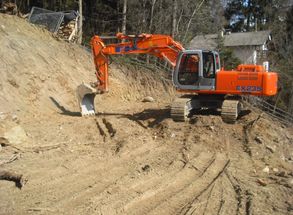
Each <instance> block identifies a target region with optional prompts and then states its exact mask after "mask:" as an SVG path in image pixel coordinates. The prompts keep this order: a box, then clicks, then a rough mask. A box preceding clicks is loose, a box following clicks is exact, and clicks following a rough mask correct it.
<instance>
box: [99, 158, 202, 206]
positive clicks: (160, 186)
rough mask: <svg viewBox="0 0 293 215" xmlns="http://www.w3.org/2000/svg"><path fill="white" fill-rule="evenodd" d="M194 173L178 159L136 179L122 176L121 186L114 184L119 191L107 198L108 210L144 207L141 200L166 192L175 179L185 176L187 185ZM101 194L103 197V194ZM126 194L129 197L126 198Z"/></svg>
mask: <svg viewBox="0 0 293 215" xmlns="http://www.w3.org/2000/svg"><path fill="white" fill-rule="evenodd" d="M196 159H197V160H203V159H204V156H202V157H201V158H198V157H197V158H196ZM205 159H207V158H205ZM158 173H159V174H158ZM194 175H195V170H194V169H192V168H183V167H182V163H181V161H179V160H177V162H173V164H172V165H170V166H169V167H168V168H166V169H159V170H156V172H155V171H153V172H150V173H149V174H147V175H143V176H142V177H140V178H136V179H135V180H131V179H129V178H122V179H121V181H120V182H121V183H120V185H119V186H116V185H114V186H116V188H117V189H116V192H117V193H115V194H114V195H111V196H110V197H109V198H108V199H107V200H106V201H107V203H108V204H107V205H108V208H107V210H109V209H110V208H117V210H118V211H120V212H122V211H123V212H126V211H127V210H128V209H129V210H132V209H131V208H132V207H136V206H138V207H142V203H141V202H143V201H144V200H145V199H147V198H150V197H151V196H155V195H157V194H158V193H161V192H165V190H166V189H167V188H168V186H169V184H172V183H174V181H179V180H181V179H182V178H183V177H184V179H185V180H184V183H185V185H186V184H188V183H190V181H192V180H193V178H194ZM128 185H131V186H128ZM121 188H123V189H121ZM168 192H174V190H172V189H169V190H168ZM169 195H172V194H169ZM101 196H102V197H103V195H101ZM126 196H127V197H128V198H126ZM121 199H123V201H121ZM158 200H159V199H156V201H158ZM99 201H101V199H96V200H95V202H99ZM121 202H123V204H121ZM95 207H100V205H96V206H95ZM107 210H106V211H107Z"/></svg>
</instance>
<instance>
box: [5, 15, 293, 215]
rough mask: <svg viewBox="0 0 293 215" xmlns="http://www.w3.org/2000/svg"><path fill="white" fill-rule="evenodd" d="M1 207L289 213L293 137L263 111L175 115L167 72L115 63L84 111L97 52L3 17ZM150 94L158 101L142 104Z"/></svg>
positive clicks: (12, 210)
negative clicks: (6, 176) (81, 89)
mask: <svg viewBox="0 0 293 215" xmlns="http://www.w3.org/2000/svg"><path fill="white" fill-rule="evenodd" d="M0 41H1V44H2V47H1V50H0V63H1V65H2V68H1V70H0V89H1V90H0V102H1V106H0V112H1V114H0V144H1V148H0V170H2V169H3V170H7V171H13V172H16V173H18V174H23V177H24V178H25V179H26V180H27V183H26V184H25V185H24V186H23V187H22V189H21V190H18V188H16V187H15V185H14V184H13V183H12V182H9V181H3V180H0V193H1V195H0V213H1V214H27V213H33V212H39V213H41V214H227V215H230V214H231V215H232V214H245V215H249V214H291V213H292V212H293V200H292V194H293V192H292V186H293V181H292V179H293V168H292V159H293V154H292V153H293V147H292V143H293V133H292V130H290V128H287V127H286V126H284V125H281V124H280V123H278V122H276V121H274V120H272V119H271V118H269V117H268V116H266V115H265V114H262V113H261V112H260V111H259V110H253V111H252V112H251V113H249V114H246V115H243V116H242V117H241V118H240V119H239V121H238V122H237V123H236V124H235V125H228V124H225V123H223V122H222V120H221V117H220V116H219V114H218V113H216V112H213V113H206V112H203V113H200V114H199V115H197V116H193V117H192V119H191V121H190V122H189V123H174V122H173V121H172V120H171V119H170V118H169V107H168V105H169V104H170V100H171V99H172V97H173V94H174V93H173V89H172V88H170V82H169V81H168V80H165V79H164V76H163V74H161V73H158V72H151V71H145V70H142V69H141V70H140V69H137V68H135V67H129V68H126V67H124V66H122V65H120V64H113V65H111V83H110V89H111V91H110V93H109V94H105V95H103V96H98V97H97V99H96V107H97V109H98V112H99V114H98V115H97V116H96V117H91V118H82V117H80V115H79V110H78V107H77V105H76V100H75V93H74V90H75V88H76V86H77V85H78V84H79V83H81V81H85V82H88V81H93V80H95V76H94V73H93V71H94V68H93V63H92V58H91V56H90V53H89V52H88V51H86V50H85V49H83V48H81V47H78V46H74V45H71V44H68V43H65V42H61V41H56V40H55V39H54V38H52V35H50V34H49V33H48V32H46V31H45V30H41V29H39V28H38V27H35V26H32V25H30V24H28V23H27V22H25V21H24V20H20V19H18V18H16V17H12V16H5V15H0ZM145 96H152V97H153V98H154V100H155V101H154V102H149V103H143V102H141V101H142V100H143V98H144V97H145Z"/></svg>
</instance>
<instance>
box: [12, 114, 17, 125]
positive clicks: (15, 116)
mask: <svg viewBox="0 0 293 215" xmlns="http://www.w3.org/2000/svg"><path fill="white" fill-rule="evenodd" d="M11 118H12V121H14V122H17V123H18V122H19V119H18V116H17V115H16V114H13V115H12V117H11Z"/></svg>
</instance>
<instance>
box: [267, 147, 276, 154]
mask: <svg viewBox="0 0 293 215" xmlns="http://www.w3.org/2000/svg"><path fill="white" fill-rule="evenodd" d="M266 148H267V149H268V150H269V151H270V152H271V153H274V152H275V151H276V147H275V146H270V145H266Z"/></svg>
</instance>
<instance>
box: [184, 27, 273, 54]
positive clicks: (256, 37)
mask: <svg viewBox="0 0 293 215" xmlns="http://www.w3.org/2000/svg"><path fill="white" fill-rule="evenodd" d="M270 33H271V32H270V31H257V32H241V33H231V34H226V35H224V46H228V47H232V46H258V45H263V44H265V43H266V42H267V41H268V40H269V37H270ZM217 38H218V35H217V34H207V35H198V36H196V37H194V38H193V39H192V40H191V41H190V43H189V46H188V48H189V49H207V50H213V49H216V48H217Z"/></svg>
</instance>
